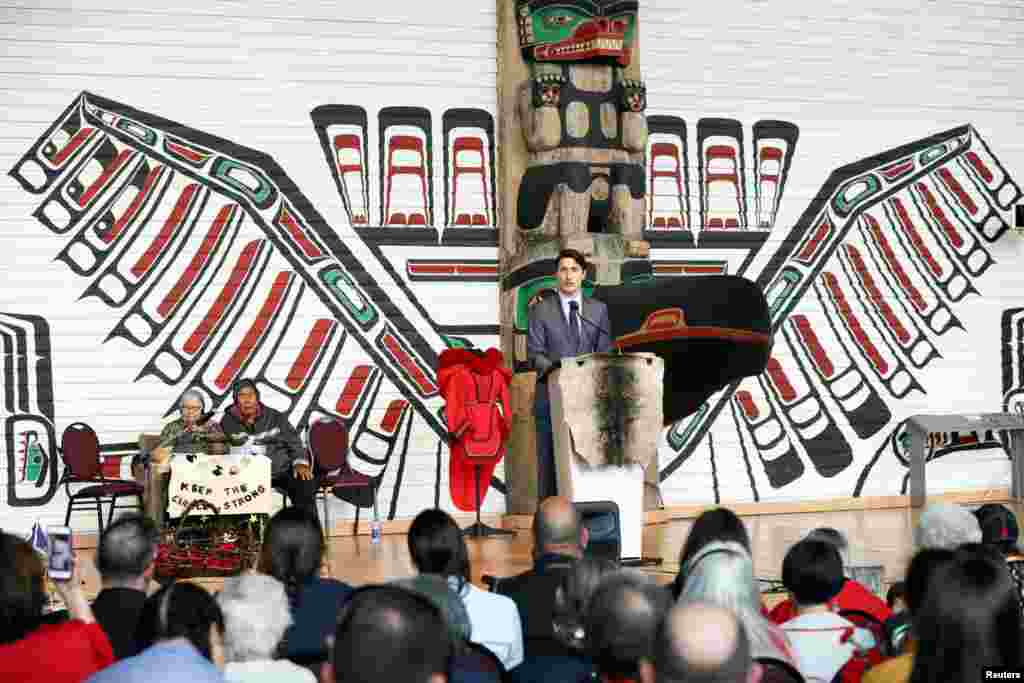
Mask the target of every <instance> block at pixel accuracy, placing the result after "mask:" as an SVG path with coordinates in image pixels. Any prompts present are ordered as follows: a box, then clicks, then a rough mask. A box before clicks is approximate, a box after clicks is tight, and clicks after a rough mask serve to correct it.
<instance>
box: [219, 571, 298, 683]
mask: <svg viewBox="0 0 1024 683" xmlns="http://www.w3.org/2000/svg"><path fill="white" fill-rule="evenodd" d="M217 603H218V604H219V605H220V608H221V611H223V612H224V658H225V661H226V662H227V664H226V665H225V667H224V678H226V679H227V680H228V681H232V682H235V683H246V682H255V681H266V680H271V679H272V680H274V681H280V683H315V682H316V677H315V676H314V675H313V673H312V672H311V671H309V670H308V669H304V668H302V667H301V666H298V665H296V664H293V663H291V662H290V661H288V660H287V659H278V660H275V659H274V653H275V652H276V651H277V647H278V645H279V644H280V642H281V638H282V637H283V636H284V632H285V630H286V629H287V628H288V626H289V625H291V623H292V616H291V612H290V608H289V606H288V595H287V594H286V593H285V590H284V584H282V583H281V582H280V581H278V580H277V579H275V578H274V577H272V576H265V575H263V574H243V575H242V576H236V577H232V578H229V579H226V580H225V581H224V588H223V589H222V590H221V592H220V593H219V594H218V595H217Z"/></svg>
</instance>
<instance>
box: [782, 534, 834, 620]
mask: <svg viewBox="0 0 1024 683" xmlns="http://www.w3.org/2000/svg"><path fill="white" fill-rule="evenodd" d="M843 581H844V578H843V560H842V558H841V557H839V550H838V549H837V548H836V547H835V546H834V545H833V544H831V543H829V542H828V541H814V540H803V541H800V542H798V543H796V544H794V545H793V547H792V548H790V549H789V552H787V553H786V557H785V559H784V560H783V561H782V583H783V585H784V586H785V587H786V590H788V591H789V592H790V593H792V594H793V599H794V600H796V602H797V604H798V605H820V604H823V603H826V602H828V601H829V600H831V599H832V598H833V597H835V595H836V594H837V593H839V591H840V590H841V589H842V587H843Z"/></svg>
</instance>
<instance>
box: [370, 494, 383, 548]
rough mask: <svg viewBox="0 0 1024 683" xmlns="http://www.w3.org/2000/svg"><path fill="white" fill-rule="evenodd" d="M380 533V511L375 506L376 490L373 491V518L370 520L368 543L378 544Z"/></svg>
mask: <svg viewBox="0 0 1024 683" xmlns="http://www.w3.org/2000/svg"><path fill="white" fill-rule="evenodd" d="M380 535H381V524H380V511H379V510H378V508H377V492H376V491H374V492H373V519H372V520H371V521H370V544H371V545H379V544H380Z"/></svg>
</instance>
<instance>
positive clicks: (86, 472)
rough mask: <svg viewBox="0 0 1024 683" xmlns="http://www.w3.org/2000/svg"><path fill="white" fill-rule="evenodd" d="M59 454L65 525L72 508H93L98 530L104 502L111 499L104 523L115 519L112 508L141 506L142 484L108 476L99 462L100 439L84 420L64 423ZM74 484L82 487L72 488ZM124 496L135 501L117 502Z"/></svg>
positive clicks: (141, 507)
mask: <svg viewBox="0 0 1024 683" xmlns="http://www.w3.org/2000/svg"><path fill="white" fill-rule="evenodd" d="M60 456H61V459H62V460H63V461H64V475H63V476H62V477H61V483H63V484H64V490H65V492H67V496H68V509H67V513H66V514H65V515H64V526H68V524H69V523H70V521H71V513H72V512H73V511H74V510H76V509H77V510H82V509H86V510H90V509H94V510H96V520H97V523H98V529H97V532H99V533H101V532H102V531H103V503H106V502H109V503H110V513H109V515H108V517H107V524H110V522H111V521H113V519H114V510H115V509H129V508H134V509H138V510H140V511H141V510H143V509H144V508H143V502H142V485H141V484H139V483H138V482H135V481H128V480H125V479H107V478H106V475H105V474H104V472H103V465H102V463H101V462H100V441H99V439H98V438H97V437H96V432H95V431H93V428H92V427H90V426H89V425H87V424H85V423H84V422H75V423H73V424H70V425H68V426H67V428H66V429H65V430H64V433H63V434H62V435H61V438H60ZM74 485H83V486H84V488H79V489H78V490H76V491H74V492H72V489H71V487H72V486H74ZM123 497H134V498H136V500H137V504H136V505H118V504H117V501H118V499H119V498H123Z"/></svg>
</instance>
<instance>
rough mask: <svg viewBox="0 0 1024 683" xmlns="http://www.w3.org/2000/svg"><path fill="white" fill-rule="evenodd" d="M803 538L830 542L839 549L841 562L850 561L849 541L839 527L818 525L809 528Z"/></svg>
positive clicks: (846, 562) (847, 562)
mask: <svg viewBox="0 0 1024 683" xmlns="http://www.w3.org/2000/svg"><path fill="white" fill-rule="evenodd" d="M804 538H805V539H807V540H811V541H825V542H826V543H831V544H832V545H834V546H835V547H836V550H838V551H839V557H841V558H842V560H843V564H844V565H846V564H849V563H850V543H849V542H848V541H847V540H846V536H845V535H844V534H843V532H842V531H840V530H839V529H835V528H833V527H830V526H820V527H818V528H817V529H811V531H809V532H808V533H807V535H806V536H804Z"/></svg>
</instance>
